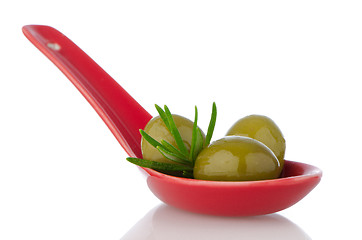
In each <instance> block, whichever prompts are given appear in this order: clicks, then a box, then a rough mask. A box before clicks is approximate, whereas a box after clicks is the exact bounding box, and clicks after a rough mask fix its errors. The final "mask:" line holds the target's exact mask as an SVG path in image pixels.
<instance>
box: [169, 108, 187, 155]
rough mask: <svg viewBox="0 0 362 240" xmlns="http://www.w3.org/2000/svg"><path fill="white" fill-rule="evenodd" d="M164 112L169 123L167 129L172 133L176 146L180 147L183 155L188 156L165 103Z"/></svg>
mask: <svg viewBox="0 0 362 240" xmlns="http://www.w3.org/2000/svg"><path fill="white" fill-rule="evenodd" d="M165 113H166V116H167V119H168V123H169V125H170V129H169V130H170V132H171V134H172V135H173V137H174V138H175V141H176V144H177V146H178V148H179V149H180V151H181V153H182V154H183V155H185V156H188V155H189V152H188V150H187V148H186V146H185V144H184V141H183V140H182V138H181V135H180V133H179V131H178V129H177V127H176V124H175V122H174V120H173V117H172V114H171V112H170V110H169V109H168V107H167V106H166V105H165Z"/></svg>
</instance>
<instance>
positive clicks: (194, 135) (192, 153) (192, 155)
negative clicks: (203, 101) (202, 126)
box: [189, 106, 198, 161]
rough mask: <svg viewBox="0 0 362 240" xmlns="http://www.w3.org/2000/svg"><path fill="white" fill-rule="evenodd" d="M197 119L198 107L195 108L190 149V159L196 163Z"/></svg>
mask: <svg viewBox="0 0 362 240" xmlns="http://www.w3.org/2000/svg"><path fill="white" fill-rule="evenodd" d="M197 118H198V113H197V107H196V106H195V118H194V126H193V128H192V138H191V149H190V156H189V158H190V159H192V161H194V160H195V158H196V156H195V146H196V141H197Z"/></svg>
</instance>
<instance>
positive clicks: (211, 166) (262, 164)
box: [194, 136, 282, 181]
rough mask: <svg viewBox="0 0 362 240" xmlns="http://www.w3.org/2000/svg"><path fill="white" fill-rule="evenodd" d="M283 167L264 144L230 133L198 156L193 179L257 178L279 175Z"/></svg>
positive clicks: (247, 179)
mask: <svg viewBox="0 0 362 240" xmlns="http://www.w3.org/2000/svg"><path fill="white" fill-rule="evenodd" d="M281 170H282V168H281V166H280V163H279V160H278V159H277V157H276V156H275V154H274V153H273V152H272V151H271V150H270V149H269V148H268V147H267V146H265V145H264V144H263V143H261V142H259V141H257V140H255V139H252V138H249V137H243V136H227V137H224V138H222V139H220V140H217V141H215V142H213V143H212V144H210V145H209V146H208V147H206V148H204V149H203V150H202V151H201V152H200V154H199V155H198V156H197V158H196V161H195V166H194V178H195V179H202V180H215V181H254V180H266V179H274V178H278V177H279V175H280V173H281Z"/></svg>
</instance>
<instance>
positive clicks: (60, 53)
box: [23, 25, 151, 157]
mask: <svg viewBox="0 0 362 240" xmlns="http://www.w3.org/2000/svg"><path fill="white" fill-rule="evenodd" d="M23 33H24V35H25V36H26V37H27V38H28V39H29V41H30V42H32V43H33V44H34V45H35V46H36V47H37V48H38V49H39V50H40V51H41V52H42V53H43V54H44V55H45V56H46V57H48V58H49V60H51V61H52V62H53V63H54V64H55V65H56V66H57V67H58V68H59V69H60V70H61V71H62V72H63V73H64V75H65V76H66V77H68V79H69V80H70V81H71V82H72V83H73V84H74V86H75V87H76V88H77V89H78V90H79V91H80V92H81V93H82V95H83V96H84V97H85V98H86V99H87V100H88V102H89V103H90V104H91V105H92V107H93V108H94V109H95V110H96V112H97V113H98V114H99V116H100V117H101V118H102V119H103V121H104V122H105V123H106V124H107V126H108V127H109V129H110V130H111V132H112V133H113V135H114V136H115V137H116V139H117V140H118V142H119V143H120V144H121V145H122V147H123V148H124V149H125V150H126V152H127V153H128V154H129V155H130V156H133V157H135V156H138V157H141V156H142V154H141V147H140V142H141V135H140V133H139V129H141V128H142V129H143V128H144V127H145V126H146V124H147V122H148V121H149V120H150V119H151V115H150V114H149V113H148V112H147V111H146V110H144V109H143V108H142V106H140V105H139V104H138V102H137V101H135V100H134V99H133V98H132V97H131V96H130V95H129V94H128V93H127V92H126V91H125V90H124V89H123V88H122V87H121V86H120V85H119V84H118V83H117V82H116V81H115V80H113V78H112V77H111V76H109V75H108V74H107V73H106V72H105V71H104V70H103V69H102V68H101V67H100V66H99V65H98V64H97V63H96V62H95V61H93V60H92V59H91V58H90V57H89V56H88V55H87V54H86V53H85V52H83V51H82V50H81V49H80V48H79V47H78V46H77V45H75V44H74V43H73V42H72V41H71V40H70V39H69V38H67V37H66V36H65V35H63V34H62V33H61V32H59V31H58V30H56V29H54V28H52V27H49V26H43V25H28V26H24V27H23Z"/></svg>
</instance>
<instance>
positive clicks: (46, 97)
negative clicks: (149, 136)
mask: <svg viewBox="0 0 362 240" xmlns="http://www.w3.org/2000/svg"><path fill="white" fill-rule="evenodd" d="M361 12H362V3H361V2H360V1H350V0H343V1H342V0H340V1H339V0H336V1H321V0H313V1H309V0H305V1H281V0H276V1H200V0H192V1H188V0H183V1H110V0H104V1H92V0H91V1H83V0H78V1H74V0H73V1H70V0H63V1H45V0H33V1H25V0H24V1H22V0H14V1H6V2H2V3H1V4H0V26H1V28H0V31H1V33H0V114H1V115H0V239H1V240H3V239H4V240H18V239H36V240H42V239H47V240H48V239H54V240H57V239H62V240H63V239H67V240H73V239H78V240H79V239H87V240H90V239H102V240H105V239H187V238H188V239H196V238H197V239H222V238H223V237H225V236H226V238H224V239H243V237H245V238H246V239H332V238H333V239H361V232H360V219H359V218H360V215H361V213H362V209H361V201H362V198H361V197H360V195H359V192H360V191H361V190H360V189H361V183H362V180H361V168H362V157H361V134H362V126H361V122H362V117H361V116H360V115H361V114H360V112H361V111H362V110H361V100H362V96H361V86H360V82H361V79H362V70H361V64H362V14H361ZM27 24H42V25H50V26H53V27H55V28H57V29H58V30H60V31H61V32H63V33H64V34H65V35H67V36H68V37H69V38H71V39H72V40H73V41H74V42H75V43H76V44H77V45H78V46H80V47H81V48H82V49H83V50H84V51H85V52H87V53H88V54H89V55H90V56H91V57H92V58H93V59H94V60H95V61H96V62H97V63H98V64H99V65H100V66H101V67H102V68H104V69H105V70H106V71H107V72H108V73H109V74H110V75H111V76H112V77H113V78H114V79H116V80H117V81H118V82H119V83H120V84H121V85H122V86H123V87H124V88H125V89H126V90H127V91H128V92H129V93H130V94H131V95H132V96H134V98H135V99H136V100H138V101H139V103H140V104H141V105H142V106H143V107H145V108H146V109H147V110H148V111H149V112H150V113H151V114H152V115H155V114H156V111H155V109H154V107H153V106H154V104H155V103H157V104H159V105H163V104H167V105H168V106H169V107H170V109H171V110H172V112H174V113H177V114H181V115H184V116H186V117H188V118H193V108H194V105H197V106H198V108H199V117H200V127H201V128H206V127H207V123H208V121H209V116H210V112H211V104H212V102H213V101H215V102H216V104H217V106H218V111H219V115H218V122H217V125H216V130H215V135H214V139H217V138H220V137H222V136H223V134H225V132H226V131H227V130H228V128H229V127H230V126H231V124H232V123H233V122H235V121H236V120H238V119H239V118H241V117H243V116H246V115H248V114H253V113H257V114H263V115H267V116H269V117H271V118H272V119H273V120H274V121H275V122H276V123H277V124H278V125H279V127H280V128H281V129H282V131H283V133H284V137H285V138H286V141H287V152H286V159H290V160H294V161H300V162H305V163H309V164H312V165H316V166H318V167H319V168H321V169H322V170H323V178H322V181H321V183H320V184H319V185H318V186H317V187H316V188H315V189H314V190H313V191H312V192H311V193H310V194H309V195H308V196H307V197H306V198H304V199H303V200H302V201H301V202H299V203H297V204H296V205H294V206H292V207H291V208H289V209H287V210H284V211H282V212H280V213H278V214H273V215H271V216H264V217H257V218H215V217H207V216H201V215H195V214H189V213H185V212H182V211H178V210H175V209H173V208H169V207H166V206H164V205H163V204H161V203H160V201H159V200H158V199H157V198H155V197H154V196H153V195H152V193H151V192H150V191H149V190H148V188H147V185H146V182H145V180H144V178H143V176H142V175H141V174H140V172H139V170H138V169H137V168H136V167H135V166H133V165H132V164H130V163H128V162H126V160H125V158H126V154H125V152H124V151H123V149H122V148H121V147H120V145H119V144H118V142H117V141H116V140H115V138H114V137H113V135H112V134H111V133H110V131H109V130H108V128H107V127H106V126H105V124H104V123H103V122H102V120H101V119H100V118H99V117H98V115H97V114H96V113H95V111H94V110H93V109H92V108H91V107H90V105H89V104H88V103H87V102H86V101H85V99H83V97H82V96H81V94H79V92H78V91H77V90H76V89H75V88H74V87H73V85H72V84H71V83H70V82H69V81H68V79H67V78H66V77H64V76H63V75H62V73H61V72H60V71H59V70H58V69H57V68H56V67H55V66H54V65H53V64H52V63H51V62H50V61H49V60H48V59H47V58H46V57H45V56H43V55H42V54H41V53H40V52H39V51H38V50H37V49H36V48H35V47H34V46H33V45H32V44H31V43H30V42H29V41H28V40H27V39H26V38H25V37H24V36H23V34H22V32H21V27H22V26H23V25H27ZM144 216H145V217H144ZM356 219H357V220H356ZM196 226H197V227H196ZM208 226H210V228H208ZM290 226H294V227H290ZM131 229H132V230H131ZM208 229H213V231H211V232H210V231H208ZM291 229H292V230H291ZM293 229H294V230H295V231H294V230H293ZM276 230H277V231H276ZM133 234H134V235H133ZM307 236H308V237H307Z"/></svg>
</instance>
